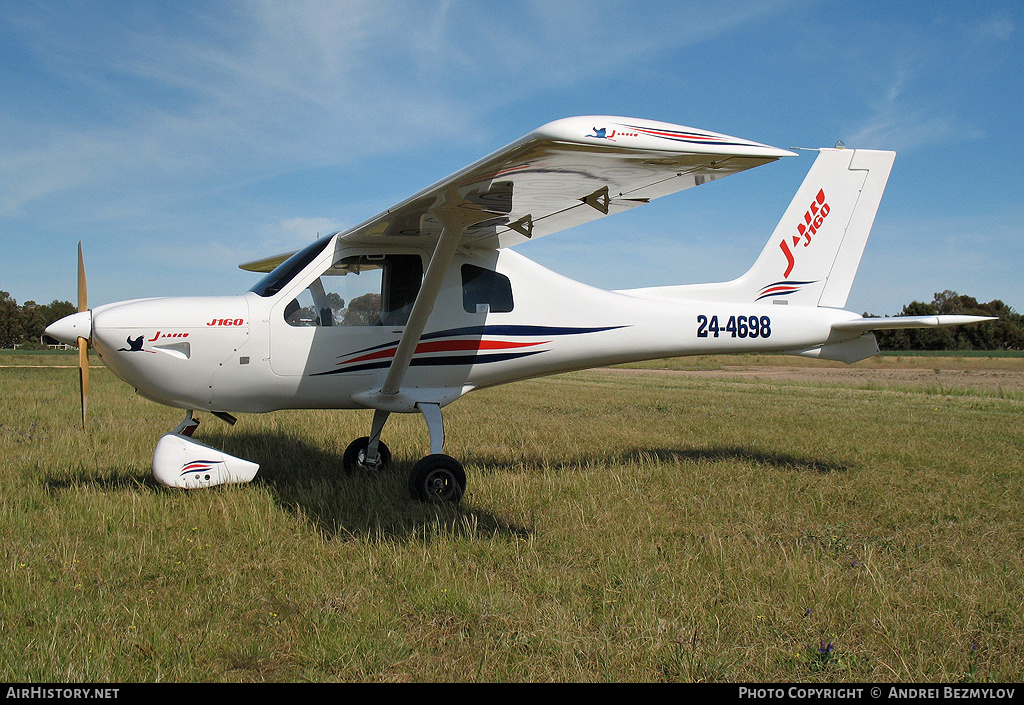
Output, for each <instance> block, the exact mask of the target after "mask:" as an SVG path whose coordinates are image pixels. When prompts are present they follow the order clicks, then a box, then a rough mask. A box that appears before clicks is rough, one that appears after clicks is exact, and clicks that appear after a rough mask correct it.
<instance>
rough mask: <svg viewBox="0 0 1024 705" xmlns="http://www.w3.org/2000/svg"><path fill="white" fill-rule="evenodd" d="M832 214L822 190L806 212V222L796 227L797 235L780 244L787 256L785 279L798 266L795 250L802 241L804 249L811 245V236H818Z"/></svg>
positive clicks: (786, 238) (783, 239)
mask: <svg viewBox="0 0 1024 705" xmlns="http://www.w3.org/2000/svg"><path fill="white" fill-rule="evenodd" d="M830 212H832V209H831V208H829V205H828V203H826V201H825V189H820V190H819V191H818V195H817V196H815V197H814V200H813V201H811V205H810V206H809V207H808V208H807V210H806V211H805V212H804V222H802V223H799V224H798V225H797V226H796V232H797V234H796V235H790V236H789V237H784V238H782V242H780V243H779V247H780V248H782V254H784V255H786V272H785V274H783V276H784V277H789V275H790V274H791V273H792V271H793V267H794V266H795V265H796V257H795V256H794V254H793V249H794V248H796V246H797V245H799V244H800V241H801V240H802V241H803V243H804V247H807V246H808V245H810V244H811V236H812V235H816V234H817V232H818V230H819V229H820V228H821V224H822V223H824V222H825V218H827V217H828V214H829V213H830ZM791 239H792V241H793V245H792V247H790V243H789V241H790V240H791Z"/></svg>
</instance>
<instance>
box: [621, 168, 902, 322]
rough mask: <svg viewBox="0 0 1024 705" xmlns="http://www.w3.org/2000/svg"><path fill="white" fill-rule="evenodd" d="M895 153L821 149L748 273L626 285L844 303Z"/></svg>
mask: <svg viewBox="0 0 1024 705" xmlns="http://www.w3.org/2000/svg"><path fill="white" fill-rule="evenodd" d="M895 158H896V153H895V152H878V151H870V150H865V149H821V150H818V156H817V158H816V159H815V160H814V164H813V165H812V166H811V169H810V171H809V172H807V176H806V177H805V178H804V181H803V184H801V186H800V188H799V190H798V191H797V192H796V196H795V197H794V198H793V201H792V202H791V203H790V204H789V207H788V208H787V209H786V212H785V214H784V215H783V216H782V220H780V221H779V224H778V225H777V226H776V228H775V231H774V232H773V233H772V236H771V238H769V240H768V244H767V245H765V247H764V249H763V250H762V251H761V254H760V256H758V258H757V260H756V261H755V262H754V265H753V266H752V267H751V268H750V270H749V271H747V273H746V274H744V275H743V276H741V277H740V278H738V279H734V280H733V281H730V282H724V283H721V284H690V285H684V286H667V287H655V288H647V289H632V290H630V291H626V292H622V293H628V294H632V295H635V296H644V297H651V298H671V299H676V298H681V297H687V298H707V299H714V300H717V301H733V302H737V303H740V302H751V301H768V300H775V301H777V302H778V303H789V304H795V305H801V306H825V307H830V308H842V307H843V306H845V305H846V299H847V297H848V296H849V294H850V287H851V286H852V285H853V278H854V275H856V273H857V267H858V266H859V265H860V258H861V255H863V254H864V246H865V244H866V243H867V240H868V235H869V234H870V233H871V226H872V224H873V223H874V220H875V213H877V211H878V204H879V202H880V201H881V200H882V192H883V191H884V190H885V184H886V182H888V180H889V172H890V171H891V170H892V164H893V160H894V159H895Z"/></svg>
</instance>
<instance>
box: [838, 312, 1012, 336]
mask: <svg viewBox="0 0 1024 705" xmlns="http://www.w3.org/2000/svg"><path fill="white" fill-rule="evenodd" d="M994 320H997V319H996V318H994V317H992V316H895V317H893V318H854V319H853V320H850V321H842V322H840V323H833V324H832V330H833V331H835V332H842V333H856V332H858V331H860V332H867V331H872V330H893V329H897V328H945V327H947V326H962V325H965V324H967V323H981V322H982V321H994Z"/></svg>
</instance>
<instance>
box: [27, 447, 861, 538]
mask: <svg viewBox="0 0 1024 705" xmlns="http://www.w3.org/2000/svg"><path fill="white" fill-rule="evenodd" d="M204 442H206V443H207V444H209V445H211V446H213V447H216V448H219V449H221V450H223V451H224V452H227V453H242V454H245V455H246V456H248V457H252V458H257V459H260V461H261V463H262V467H261V468H260V471H259V474H258V475H257V478H256V480H255V483H256V484H257V485H260V486H263V487H265V488H267V489H268V491H269V492H271V494H272V495H273V496H274V498H275V501H276V502H277V503H278V504H279V505H280V507H281V508H282V509H284V510H286V511H288V512H291V513H300V514H301V515H302V516H303V517H305V518H306V519H307V520H308V521H310V522H311V523H312V524H313V525H314V526H315V527H316V528H317V530H319V531H321V532H322V533H323V534H324V535H326V536H329V537H334V536H367V535H370V536H385V537H390V538H395V539H399V540H403V539H412V538H418V539H420V540H422V539H424V538H427V539H429V537H430V535H431V533H432V532H435V531H438V530H443V531H444V532H445V533H447V534H450V533H451V532H452V531H453V530H454V531H456V532H462V533H465V534H467V535H477V536H485V537H486V536H508V537H520V538H525V537H528V536H529V535H530V534H531V533H532V530H531V529H530V528H529V527H527V526H522V525H518V524H515V523H510V522H509V521H507V520H505V519H502V518H501V517H498V516H496V515H494V514H492V513H490V512H486V511H482V510H479V509H474V508H473V507H472V502H471V501H469V502H463V503H462V504H460V505H450V504H442V505H424V504H422V503H419V502H414V501H411V500H410V499H409V498H408V495H407V488H406V486H405V485H406V472H405V471H406V470H407V468H406V467H405V466H406V465H410V466H411V464H412V463H411V461H402V460H400V459H395V462H394V465H393V466H392V467H391V468H390V469H389V470H388V471H385V472H384V473H381V474H377V475H375V474H372V473H367V472H357V473H353V474H351V475H349V474H347V473H345V471H344V470H343V469H342V459H341V454H340V452H338V451H334V450H328V449H325V448H324V447H321V446H318V445H315V444H312V443H309V442H307V441H305V440H303V439H302V438H298V437H296V436H293V435H290V434H284V433H267V432H265V431H264V432H260V433H241V434H231V435H226V434H219V433H214V434H211V435H210V436H209V437H208V438H205V439H204ZM736 461H739V462H744V463H754V464H758V465H763V466H766V467H770V468H775V469H778V470H780V471H790V472H800V473H809V474H815V475H821V474H829V473H833V472H845V471H846V470H848V468H847V466H845V465H842V464H838V463H834V462H830V461H824V460H820V459H814V458H801V457H797V456H794V455H790V454H787V453H769V452H763V451H759V450H756V449H752V448H745V447H739V446H719V447H709V448H687V449H669V448H632V449H628V450H624V451H621V452H617V453H595V454H593V455H591V456H586V457H575V458H571V459H570V458H557V459H555V460H554V461H553V462H552V458H551V457H550V456H548V457H545V455H544V454H543V453H541V452H538V453H537V454H536V455H535V456H526V457H520V458H518V459H514V460H509V459H508V458H507V457H502V458H495V457H487V456H485V455H477V456H474V457H473V459H472V463H473V465H474V466H475V469H476V471H477V472H478V473H480V474H481V475H485V476H486V475H498V474H504V473H509V472H523V471H524V470H525V471H527V472H529V471H530V470H538V471H539V470H542V469H544V468H555V469H569V468H580V467H583V466H588V465H615V464H626V465H643V464H647V463H651V462H669V463H721V462H736ZM82 485H91V486H94V487H100V488H102V489H106V490H131V489H133V488H140V487H143V488H147V489H149V490H153V491H157V492H178V491H180V490H173V489H168V488H166V487H164V486H163V485H161V484H159V483H158V482H157V481H156V480H154V479H153V477H152V475H151V474H150V473H149V471H148V468H146V469H144V470H143V471H139V472H133V473H131V474H127V475H126V474H125V473H124V469H123V468H109V469H108V470H106V471H98V472H93V471H86V470H85V469H84V468H83V469H82V470H81V471H80V472H79V473H77V475H75V474H73V475H72V476H70V477H65V478H62V479H59V480H58V479H50V480H49V481H47V487H48V489H50V490H52V491H59V490H67V489H69V488H73V487H76V486H82ZM441 515H443V517H444V520H443V521H441V522H439V521H438V518H439V516H441ZM442 527H443V528H442Z"/></svg>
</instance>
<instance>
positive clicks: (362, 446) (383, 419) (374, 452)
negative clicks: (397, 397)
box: [342, 409, 391, 474]
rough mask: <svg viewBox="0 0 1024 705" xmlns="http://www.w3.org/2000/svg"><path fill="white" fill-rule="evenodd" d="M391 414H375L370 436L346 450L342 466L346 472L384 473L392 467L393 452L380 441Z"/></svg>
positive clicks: (355, 441) (358, 439)
mask: <svg viewBox="0 0 1024 705" xmlns="http://www.w3.org/2000/svg"><path fill="white" fill-rule="evenodd" d="M390 415H391V412H388V411H381V410H379V409H378V410H377V411H374V412H373V424H372V425H371V426H370V435H369V436H363V437H362V438H357V439H356V440H354V441H352V442H351V443H350V444H349V446H348V448H346V449H345V455H344V457H343V458H342V466H343V467H344V468H345V472H347V473H349V474H352V473H353V472H355V471H357V470H363V471H384V470H387V469H388V468H389V467H390V466H391V451H390V450H389V449H388V447H387V445H386V444H385V443H384V441H382V440H381V439H380V434H381V431H383V430H384V424H385V423H387V420H388V416H390Z"/></svg>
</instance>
